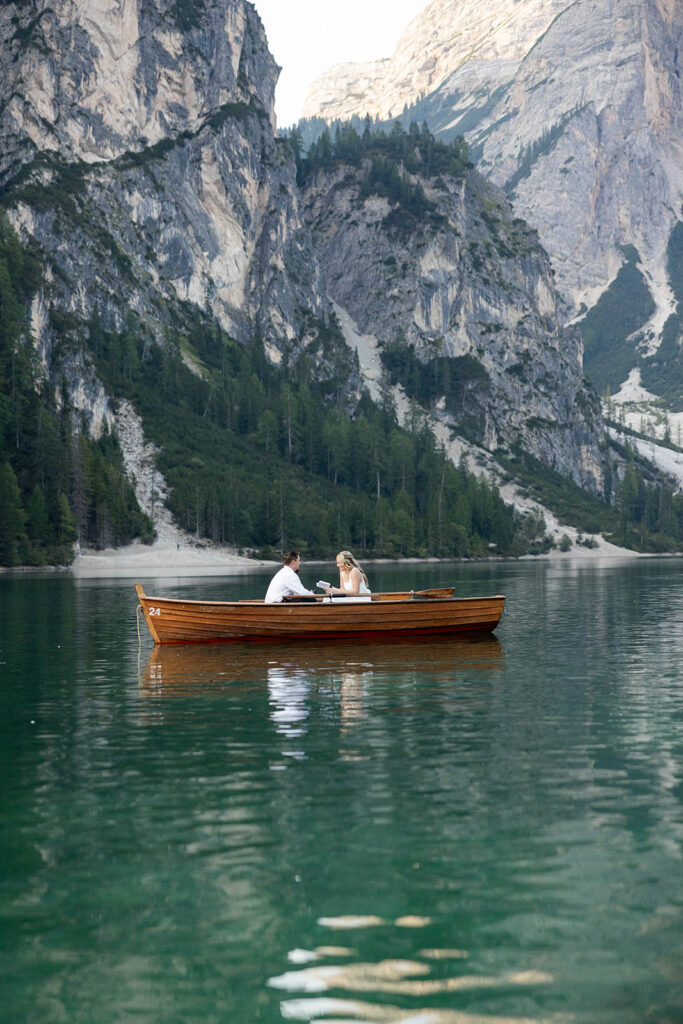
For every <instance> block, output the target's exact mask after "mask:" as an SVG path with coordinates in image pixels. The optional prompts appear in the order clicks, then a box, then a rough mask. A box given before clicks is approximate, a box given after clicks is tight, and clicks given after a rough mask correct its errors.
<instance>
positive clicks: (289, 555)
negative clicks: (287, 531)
mask: <svg viewBox="0 0 683 1024" xmlns="http://www.w3.org/2000/svg"><path fill="white" fill-rule="evenodd" d="M298 557H299V552H298V551H288V552H287V554H286V555H285V557H284V563H285V565H291V564H292V562H293V561H294V559H295V558H298Z"/></svg>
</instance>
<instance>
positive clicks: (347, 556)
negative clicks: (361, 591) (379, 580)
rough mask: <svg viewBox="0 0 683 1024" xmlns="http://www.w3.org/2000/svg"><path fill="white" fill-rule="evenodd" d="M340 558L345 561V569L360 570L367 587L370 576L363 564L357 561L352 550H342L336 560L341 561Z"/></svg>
mask: <svg viewBox="0 0 683 1024" xmlns="http://www.w3.org/2000/svg"><path fill="white" fill-rule="evenodd" d="M340 560H341V561H342V562H343V563H344V568H345V569H358V572H359V573H360V574H361V576H362V577H363V579H364V580H365V586H366V587H367V586H368V585H369V584H368V578H367V576H366V575H365V572H364V571H363V568H362V566H361V565H360V564H359V563H358V562H357V561H356V559H355V558H354V557H353V555H352V554H351V552H350V551H340V552H339V554H338V555H337V558H336V561H337V562H339V561H340Z"/></svg>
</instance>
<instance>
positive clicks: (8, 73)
mask: <svg viewBox="0 0 683 1024" xmlns="http://www.w3.org/2000/svg"><path fill="white" fill-rule="evenodd" d="M0 27H1V29H2V38H3V48H2V56H1V58H0V59H1V61H2V68H1V69H0V73H1V74H2V76H3V79H4V81H7V82H8V83H9V88H8V90H7V95H8V99H7V101H6V102H5V104H4V106H2V107H1V108H0V184H2V185H4V188H5V190H6V196H7V197H8V198H7V207H8V212H9V215H10V218H11V220H12V222H13V223H14V225H15V226H16V227H17V228H18V230H19V231H20V233H21V234H22V236H23V238H24V239H25V240H28V239H33V240H35V241H36V242H38V243H39V244H40V246H41V249H42V251H43V252H44V254H45V256H46V259H47V262H48V263H49V264H50V265H51V267H52V268H58V272H54V273H52V285H51V289H50V292H51V298H50V302H51V303H52V304H53V305H55V306H58V307H59V308H60V310H61V311H62V312H68V313H70V314H73V315H74V316H76V317H78V318H79V319H81V320H90V319H91V318H92V316H93V315H94V311H95V310H97V316H98V317H99V318H100V319H101V320H102V322H103V324H104V326H105V327H107V328H109V329H116V330H121V329H122V327H123V325H124V324H125V322H126V318H127V317H129V316H131V315H133V316H134V317H135V318H136V320H137V322H139V323H142V324H144V325H145V330H147V331H149V333H150V334H151V335H152V336H155V337H156V340H163V337H164V332H165V331H167V330H168V329H169V327H171V326H174V327H175V329H180V330H185V329H186V326H187V324H186V321H187V320H188V317H189V318H190V319H191V314H190V313H189V312H188V311H189V310H190V309H191V307H197V308H198V309H199V310H201V311H203V312H205V313H206V314H207V315H210V316H212V317H216V318H217V320H218V321H219V323H220V324H221V325H222V326H223V327H224V329H225V330H226V331H227V332H228V333H230V334H231V335H232V336H233V337H236V338H237V339H239V340H246V339H247V338H249V337H251V336H252V335H253V333H254V332H259V333H260V335H261V337H262V339H263V342H264V344H265V345H266V346H267V348H268V350H269V351H270V352H271V353H272V355H273V358H275V359H276V360H277V359H278V358H281V354H282V351H283V350H285V349H286V350H292V349H296V348H297V347H301V346H303V345H305V344H306V342H307V340H308V339H309V338H310V329H309V323H310V321H311V319H315V318H317V317H321V316H324V315H325V310H326V309H327V306H326V303H325V301H324V299H323V297H322V295H321V293H320V290H319V288H318V286H317V281H316V273H317V271H316V267H315V261H314V259H313V256H312V253H311V251H310V244H309V241H308V233H307V231H306V230H305V228H304V227H303V225H302V221H301V217H300V214H299V209H298V194H297V189H296V181H295V165H294V159H293V154H292V152H291V149H290V147H289V145H288V144H287V143H286V142H283V141H281V140H278V139H276V137H275V133H274V122H275V119H274V108H273V92H274V86H275V82H276V79H277V74H278V68H277V65H276V64H275V62H274V60H273V58H272V57H271V55H270V53H269V52H268V49H267V44H266V40H265V35H264V32H263V27H262V25H261V22H260V19H259V18H258V15H257V14H256V11H255V9H254V8H253V7H252V5H251V4H250V3H247V2H245V0H194V2H192V3H190V2H189V0H188V2H179V0H121V2H109V0H108V2H106V3H105V2H104V0H89V2H88V3H85V4H84V3H76V2H74V0H55V2H50V3H48V2H45V3H43V4H38V5H36V4H32V5H27V4H23V3H10V4H6V5H5V6H3V7H2V9H1V10H0ZM43 347H44V349H45V351H47V349H46V348H45V332H43Z"/></svg>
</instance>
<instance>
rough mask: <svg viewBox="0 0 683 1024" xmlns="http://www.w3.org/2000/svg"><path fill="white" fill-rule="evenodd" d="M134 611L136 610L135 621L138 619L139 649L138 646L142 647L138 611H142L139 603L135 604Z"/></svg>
mask: <svg viewBox="0 0 683 1024" xmlns="http://www.w3.org/2000/svg"><path fill="white" fill-rule="evenodd" d="M135 611H136V618H137V621H138V650H140V648H141V647H142V637H141V636H140V612H141V611H142V605H141V604H139V605H138V606H137V608H136V609H135Z"/></svg>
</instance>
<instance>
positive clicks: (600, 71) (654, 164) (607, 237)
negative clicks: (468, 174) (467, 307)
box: [473, 0, 683, 334]
mask: <svg viewBox="0 0 683 1024" xmlns="http://www.w3.org/2000/svg"><path fill="white" fill-rule="evenodd" d="M681 44H683V6H682V5H681V4H678V3H674V2H670V0H618V2H616V0H591V2H590V3H589V2H588V0H579V2H578V3H575V4H572V5H570V6H569V7H568V8H567V10H566V11H563V12H562V13H561V14H560V15H559V16H558V17H557V18H556V20H555V21H554V22H553V24H552V25H551V26H550V28H549V29H548V31H547V32H546V34H545V35H544V36H543V38H541V39H540V40H539V41H538V43H537V45H536V46H535V47H534V48H533V49H532V50H531V52H530V53H529V54H528V55H527V57H526V58H525V60H524V61H523V62H522V64H521V65H520V67H519V68H518V70H517V72H516V74H515V77H514V79H513V81H512V83H511V84H510V86H509V88H508V90H507V92H506V94H505V95H504V96H503V97H502V98H501V99H500V101H499V102H498V104H497V105H496V106H495V108H494V109H493V110H492V111H491V113H490V115H489V116H488V118H486V119H485V120H484V121H482V122H481V123H480V124H479V125H478V126H477V129H476V131H475V132H474V134H473V139H474V138H478V139H479V140H481V145H482V147H483V155H482V162H481V167H482V169H483V170H484V172H485V173H487V174H489V175H490V176H491V177H492V178H493V180H495V181H496V182H498V183H499V184H501V185H505V184H509V185H512V187H513V189H514V196H515V199H514V203H515V209H516V210H517V212H518V213H519V215H520V216H522V217H525V218H526V219H528V220H529V222H530V223H532V224H533V225H534V226H535V227H536V228H537V229H538V231H539V234H540V237H541V241H542V242H543V244H544V246H545V247H546V249H547V250H548V252H549V253H550V254H551V256H552V259H553V264H554V266H555V268H556V270H557V274H558V283H559V284H560V287H561V289H562V291H563V292H564V294H565V295H566V296H567V297H568V298H569V300H570V301H571V304H572V307H573V308H574V310H577V309H578V308H579V307H580V305H581V304H582V303H585V305H586V306H589V307H590V306H592V305H593V304H594V302H595V301H596V299H597V297H598V296H599V295H600V293H601V292H602V291H603V290H604V288H605V286H606V285H608V284H609V283H610V282H611V281H612V280H613V278H614V277H615V275H616V273H617V271H618V269H619V267H620V265H621V263H622V261H623V257H622V255H621V253H620V251H619V247H620V246H622V245H633V246H635V248H636V249H637V251H638V253H639V255H640V258H641V263H640V267H641V269H642V272H643V274H644V276H645V278H646V280H647V282H648V285H649V288H650V291H651V292H652V295H653V297H654V298H655V301H656V302H657V306H658V309H657V313H656V314H655V316H654V318H653V322H652V325H651V328H652V333H653V334H657V333H658V331H659V330H661V326H662V324H663V322H664V321H665V319H666V317H667V316H668V315H669V313H670V312H671V311H672V308H673V295H672V293H671V291H670V288H669V285H668V281H667V266H666V247H667V243H668V241H669V237H670V235H671V231H672V229H673V227H674V226H675V224H676V222H677V220H678V219H679V217H680V211H681V203H682V202H683V106H682V103H681V84H680V72H681V70H683V68H681V57H680V55H679V54H680V53H681V52H683V51H681V49H680V47H681ZM520 157H521V158H520Z"/></svg>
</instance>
